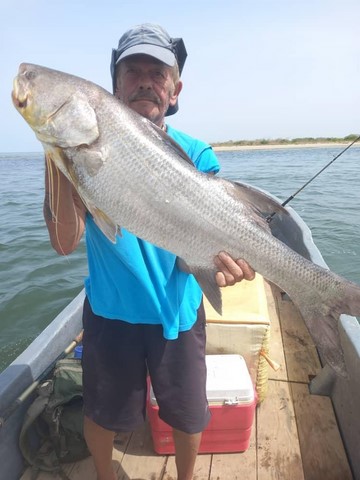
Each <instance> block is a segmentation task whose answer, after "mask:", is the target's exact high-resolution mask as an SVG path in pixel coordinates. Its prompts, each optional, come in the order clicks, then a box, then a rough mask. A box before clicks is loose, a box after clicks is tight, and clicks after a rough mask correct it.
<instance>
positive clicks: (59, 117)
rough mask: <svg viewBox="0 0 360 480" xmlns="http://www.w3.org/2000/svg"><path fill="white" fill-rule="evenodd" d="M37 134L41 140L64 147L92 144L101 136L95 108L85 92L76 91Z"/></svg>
mask: <svg viewBox="0 0 360 480" xmlns="http://www.w3.org/2000/svg"><path fill="white" fill-rule="evenodd" d="M79 117H81V122H79ZM36 135H37V137H38V139H39V140H40V141H41V142H45V143H47V144H49V145H54V144H56V145H57V146H59V147H62V148H68V147H77V146H79V145H90V144H92V143H93V142H94V141H95V140H97V139H98V138H99V129H98V123H97V118H96V113H95V110H94V109H93V107H92V106H91V105H90V103H89V101H88V99H87V97H86V95H85V94H83V93H82V92H76V93H74V94H73V95H72V96H71V97H70V98H69V99H68V100H67V101H66V102H65V103H64V104H63V105H62V106H61V107H60V108H58V109H57V110H56V111H55V112H54V113H53V114H52V115H51V116H50V117H49V118H48V119H47V122H46V123H45V125H44V128H43V129H41V130H39V131H38V132H37V133H36Z"/></svg>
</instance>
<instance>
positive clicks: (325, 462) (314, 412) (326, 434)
mask: <svg viewBox="0 0 360 480" xmlns="http://www.w3.org/2000/svg"><path fill="white" fill-rule="evenodd" d="M291 390H292V394H293V399H294V407H295V413H296V419H297V422H298V431H299V439H300V448H301V453H302V458H303V467H304V473H305V478H306V480H318V479H320V478H326V480H339V479H341V480H351V479H352V478H353V477H352V474H351V470H350V467H349V464H348V461H347V457H346V454H345V450H344V446H343V443H342V440H341V437H340V433H339V430H338V427H337V423H336V418H335V414H334V410H333V406H332V403H331V400H330V398H329V397H321V396H318V395H311V394H310V393H309V390H308V387H307V385H300V384H292V385H291Z"/></svg>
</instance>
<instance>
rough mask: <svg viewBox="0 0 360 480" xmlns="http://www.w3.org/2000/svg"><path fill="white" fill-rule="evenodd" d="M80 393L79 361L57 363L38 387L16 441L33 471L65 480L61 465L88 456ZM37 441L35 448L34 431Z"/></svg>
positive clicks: (80, 369) (81, 394)
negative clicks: (51, 373)
mask: <svg viewBox="0 0 360 480" xmlns="http://www.w3.org/2000/svg"><path fill="white" fill-rule="evenodd" d="M83 419H84V416H83V393H82V368H81V362H80V360H78V359H75V358H65V359H63V360H59V361H58V362H57V363H56V365H55V369H54V372H53V375H52V377H51V378H50V379H49V380H47V381H45V382H44V383H42V384H41V385H40V386H39V387H38V396H37V397H36V399H35V400H34V402H33V403H32V404H31V405H30V407H29V409H28V411H27V413H26V415H25V419H24V423H23V425H22V429H21V432H20V438H19V446H20V450H21V452H22V454H23V456H24V458H25V460H26V462H27V463H28V464H29V465H31V466H32V468H33V478H36V476H37V474H38V473H39V471H41V470H43V471H47V472H54V473H58V474H59V475H61V476H62V477H63V478H64V479H66V478H67V476H66V474H65V472H64V471H63V469H62V464H63V463H68V462H75V461H77V460H81V459H83V458H86V457H88V456H89V455H90V452H89V450H88V448H87V445H86V442H85V439H84V436H83ZM35 430H36V432H37V437H38V438H40V441H39V442H37V443H38V445H34V441H32V440H34V438H31V436H33V437H34V431H35Z"/></svg>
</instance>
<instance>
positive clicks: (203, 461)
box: [162, 454, 211, 480]
mask: <svg viewBox="0 0 360 480" xmlns="http://www.w3.org/2000/svg"><path fill="white" fill-rule="evenodd" d="M210 465H211V455H208V454H201V455H198V457H197V459H196V464H195V469H194V479H196V480H208V479H209V470H210ZM176 478H177V472H176V465H175V456H174V455H171V456H169V457H168V460H167V463H166V467H165V473H164V476H163V477H162V480H175V479H176Z"/></svg>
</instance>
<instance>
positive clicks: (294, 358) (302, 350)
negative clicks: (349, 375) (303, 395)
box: [276, 293, 321, 383]
mask: <svg viewBox="0 0 360 480" xmlns="http://www.w3.org/2000/svg"><path fill="white" fill-rule="evenodd" d="M276 301H277V306H278V312H279V315H280V324H281V331H282V339H283V344H284V350H285V359H286V367H287V373H288V379H289V381H292V382H302V383H308V381H309V376H313V375H316V374H317V373H318V372H319V371H320V370H321V365H320V361H319V356H318V353H317V350H316V347H315V345H314V342H313V340H312V339H311V337H310V334H309V332H308V329H307V328H306V325H305V323H304V320H303V318H302V316H301V315H300V313H299V311H298V309H297V308H296V307H295V306H294V304H293V303H292V302H291V301H290V300H289V299H288V297H287V296H286V295H285V296H282V295H281V294H279V293H278V294H277V295H276Z"/></svg>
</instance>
